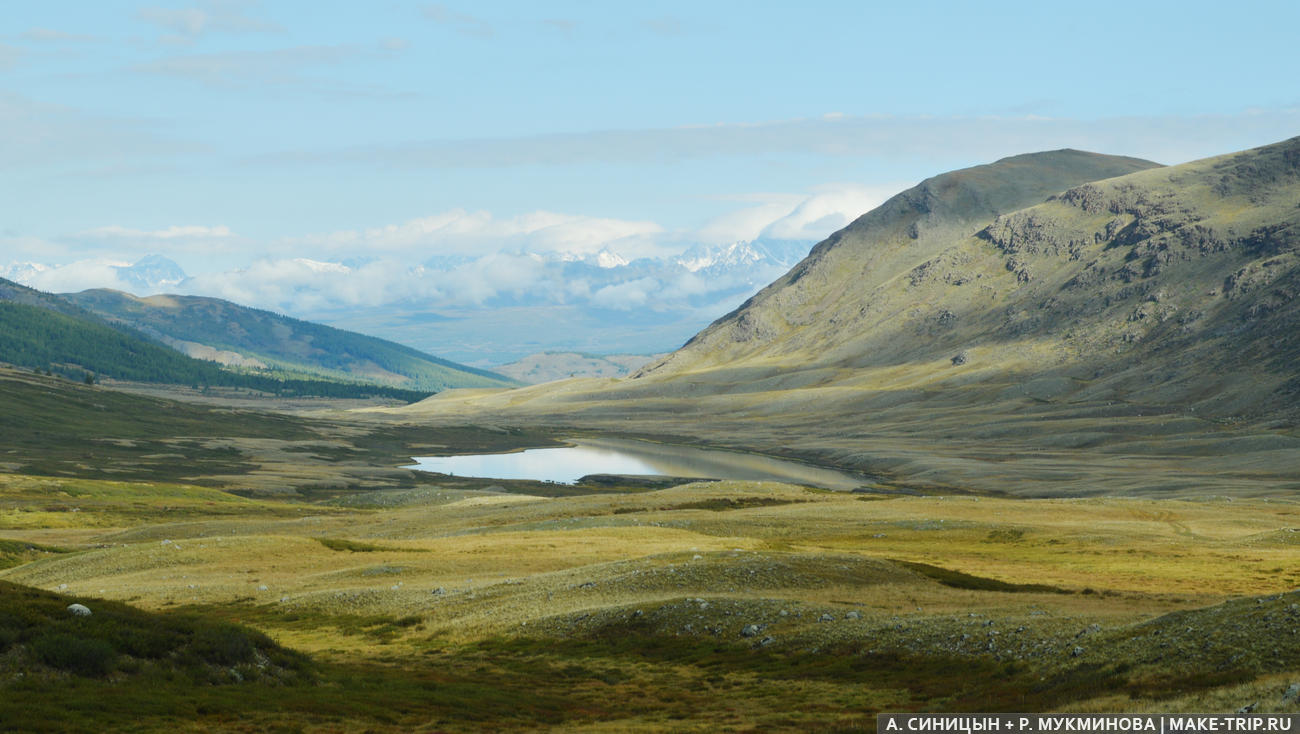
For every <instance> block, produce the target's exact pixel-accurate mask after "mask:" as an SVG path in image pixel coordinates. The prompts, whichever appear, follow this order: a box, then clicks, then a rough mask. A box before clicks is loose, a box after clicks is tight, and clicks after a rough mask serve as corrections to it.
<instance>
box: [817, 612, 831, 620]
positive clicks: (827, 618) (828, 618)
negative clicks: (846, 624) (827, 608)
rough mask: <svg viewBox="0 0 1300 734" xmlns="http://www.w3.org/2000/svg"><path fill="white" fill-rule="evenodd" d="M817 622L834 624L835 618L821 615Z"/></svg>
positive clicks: (828, 614) (827, 614)
mask: <svg viewBox="0 0 1300 734" xmlns="http://www.w3.org/2000/svg"><path fill="white" fill-rule="evenodd" d="M817 621H818V622H834V621H835V617H834V616H832V615H831V614H830V613H826V614H823V615H822V616H820V617H818V618H817Z"/></svg>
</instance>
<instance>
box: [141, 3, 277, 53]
mask: <svg viewBox="0 0 1300 734" xmlns="http://www.w3.org/2000/svg"><path fill="white" fill-rule="evenodd" d="M255 4H256V3H251V2H241V1H240V0H208V2H203V3H199V4H197V5H193V6H191V7H187V8H161V7H147V8H141V9H140V10H139V11H137V13H136V17H137V18H139V19H140V20H142V21H144V22H146V23H150V24H152V25H155V26H158V27H160V28H162V29H164V30H167V31H170V34H168V35H165V36H162V37H161V39H160V40H162V41H164V42H168V43H188V42H192V41H193V40H194V39H195V38H197V37H198V36H201V35H204V34H207V33H212V32H224V33H256V32H261V33H265V32H273V31H283V30H284V27H283V26H280V25H279V24H277V23H272V22H269V21H265V20H260V19H258V18H254V17H253V16H251V15H248V14H247V13H246V12H245V9H246V8H249V7H251V6H253V5H255Z"/></svg>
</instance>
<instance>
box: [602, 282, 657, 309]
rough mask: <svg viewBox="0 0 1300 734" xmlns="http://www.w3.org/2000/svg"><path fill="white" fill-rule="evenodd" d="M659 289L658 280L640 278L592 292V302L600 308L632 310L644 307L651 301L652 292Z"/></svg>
mask: <svg viewBox="0 0 1300 734" xmlns="http://www.w3.org/2000/svg"><path fill="white" fill-rule="evenodd" d="M658 290H659V281H658V280H655V279H654V278H638V279H636V280H629V281H627V282H624V283H615V284H613V285H607V286H605V287H604V288H601V289H600V290H598V291H596V292H595V293H593V294H592V296H591V304H592V305H593V306H597V307H599V308H609V309H614V310H618V311H630V310H632V309H634V308H642V307H644V306H645V305H646V304H647V303H648V302H649V301H650V296H651V294H652V293H655V292H657V291H658Z"/></svg>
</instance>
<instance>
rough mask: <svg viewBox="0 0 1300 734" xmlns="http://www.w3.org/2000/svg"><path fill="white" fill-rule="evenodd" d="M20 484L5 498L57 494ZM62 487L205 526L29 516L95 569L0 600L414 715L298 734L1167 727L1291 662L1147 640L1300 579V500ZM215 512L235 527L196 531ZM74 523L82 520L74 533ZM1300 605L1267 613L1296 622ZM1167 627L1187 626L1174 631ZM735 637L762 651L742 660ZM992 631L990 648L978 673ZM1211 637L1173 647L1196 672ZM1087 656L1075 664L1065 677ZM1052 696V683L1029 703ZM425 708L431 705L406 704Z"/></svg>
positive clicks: (251, 714)
mask: <svg viewBox="0 0 1300 734" xmlns="http://www.w3.org/2000/svg"><path fill="white" fill-rule="evenodd" d="M25 481H26V483H24V482H18V481H16V480H15V481H14V482H12V484H14V485H19V486H21V487H23V489H22V491H21V492H20V491H19V490H13V491H11V492H10V494H7V495H5V496H7V497H10V498H11V501H13V502H17V501H18V499H17V498H25V500H23V501H32V502H35V501H46V500H45V499H44V495H43V494H42V493H41V492H38V491H36V490H37V488H39V486H41V485H37V484H33V483H32V481H35V480H25ZM39 481H42V482H43V481H47V480H43V479H42V480H39ZM78 486H80V485H78ZM73 489H77V487H73ZM92 489H93V490H94V491H90V490H92ZM78 491H81V492H82V494H81V495H80V496H81V497H83V498H85V497H88V498H93V497H96V496H98V497H100V498H101V500H102V501H107V498H110V497H112V498H116V499H118V500H122V499H128V498H132V497H134V498H136V500H129V499H128V501H140V502H157V503H171V504H174V505H176V506H180V507H184V508H186V509H185V510H184V512H185V513H192V514H187V515H186V516H185V517H184V518H183V519H182V521H180V522H168V520H170V518H169V517H167V516H165V515H157V516H156V517H155V518H154V520H156V522H153V521H151V519H150V518H149V517H147V515H148V513H146V512H144V511H143V510H141V511H140V512H138V513H136V512H134V511H132V512H131V513H126V514H124V515H121V516H118V519H117V520H116V521H115V523H116V524H114V523H107V524H105V525H104V526H102V527H100V526H96V525H95V524H94V522H93V519H94V518H93V513H89V514H88V513H86V512H82V513H68V512H58V513H55V512H51V513H48V514H47V515H35V514H34V515H33V516H34V517H38V516H39V517H44V518H45V520H46V524H45V525H44V526H42V527H32V528H29V529H28V530H26V531H23V532H26V533H38V532H39V533H43V535H42V536H41V537H42V539H43V542H45V543H47V544H50V545H59V543H58V542H57V541H59V539H60V537H66V539H67V540H69V541H73V542H70V543H68V545H75V546H77V547H80V548H83V549H84V550H82V552H78V553H71V554H49V555H45V556H44V557H42V558H39V559H34V560H31V561H30V562H27V563H25V564H24V565H21V566H17V567H14V568H11V569H7V570H4V571H0V578H4V579H6V580H10V581H15V582H18V583H23V584H28V585H32V586H36V587H40V588H44V589H50V590H59V591H61V592H62V593H67V594H76V595H83V596H90V597H102V598H107V599H114V600H122V601H129V602H130V603H132V604H133V605H136V606H138V607H142V608H145V609H149V610H159V611H165V612H168V613H173V612H175V611H177V610H182V611H187V612H196V613H200V614H202V615H205V616H212V617H214V618H217V619H221V620H225V621H229V622H240V623H245V624H249V625H252V626H253V627H256V628H258V629H260V630H262V631H265V632H267V633H268V634H270V635H271V636H272V637H273V638H274V639H275V640H276V641H277V642H279V643H281V644H285V645H288V646H290V647H293V648H295V649H299V650H302V651H304V652H307V653H309V654H310V655H312V656H313V657H314V658H315V659H316V660H317V661H318V662H319V663H321V664H323V665H328V666H339V667H338V668H337V669H338V670H344V669H352V670H353V671H354V672H353V673H351V674H349V675H356V676H359V678H358V680H360V679H364V680H365V681H368V682H366V683H364V684H359V685H360V688H359V689H358V690H371V691H373V690H375V687H376V686H378V685H379V681H387V683H385V684H384V685H386V686H388V687H389V689H390V690H395V691H402V692H403V694H402V695H406V696H413V697H414V698H413V699H412V700H410V701H407V702H405V703H403V702H401V701H400V697H395V696H391V695H389V696H384V695H379V694H376V696H377V698H376V700H381V701H384V702H386V704H385V705H389V706H392V707H394V708H393V710H391V711H387V712H383V711H378V710H374V709H364V708H362V707H359V704H358V703H357V702H356V701H355V700H354V699H348V701H346V702H338V703H337V706H336V707H335V708H332V709H327V711H329V712H330V713H328V714H325V713H319V712H318V713H317V714H314V715H308V714H307V713H305V712H306V711H307V710H308V709H309V708H310V706H308V705H307V701H308V700H309V699H310V697H311V696H312V695H317V696H325V697H326V698H328V697H329V696H330V695H332V694H330V693H329V691H328V690H326V691H320V692H316V693H314V694H313V693H311V692H303V691H301V690H297V691H295V692H292V693H287V694H286V695H287V696H288V698H289V699H291V700H292V701H295V702H296V703H294V704H293V706H291V707H290V709H286V710H293V711H296V712H298V713H297V714H295V716H297V717H303V718H301V721H303V722H309V723H308V724H304V725H305V726H307V728H309V729H310V728H312V727H321V728H324V729H330V728H331V727H333V729H331V730H337V731H353V730H355V731H363V730H367V729H373V730H380V731H383V730H392V731H401V730H408V729H411V728H415V729H418V728H420V727H425V728H428V729H433V730H472V729H475V728H481V727H484V726H488V727H490V728H498V729H521V730H537V729H548V728H549V729H553V730H556V731H584V730H586V731H628V730H631V731H635V730H643V731H715V730H727V729H735V730H745V729H761V730H773V731H800V730H807V729H817V728H823V729H834V728H836V727H839V728H844V729H850V728H852V727H869V726H870V713H871V712H873V711H875V710H882V709H883V710H908V709H917V708H932V709H938V710H958V709H961V710H972V709H976V708H981V703H986V704H987V705H988V706H990V707H994V708H1004V709H1005V708H1012V709H1014V708H1022V707H1023V708H1040V709H1041V708H1061V707H1067V706H1074V707H1079V708H1092V709H1103V710H1105V709H1122V708H1124V706H1121V705H1120V704H1119V703H1117V699H1115V698H1114V696H1116V695H1119V696H1122V697H1124V700H1128V701H1132V702H1133V706H1137V707H1139V708H1142V709H1155V708H1161V707H1168V706H1170V705H1172V704H1167V703H1162V702H1163V701H1166V700H1168V697H1169V695H1170V691H1171V690H1172V691H1174V692H1175V693H1176V695H1177V696H1182V698H1179V699H1177V700H1180V701H1183V703H1184V704H1185V705H1186V706H1192V705H1193V702H1202V701H1220V700H1223V701H1227V700H1228V699H1229V698H1230V694H1229V693H1223V694H1218V693H1216V691H1220V690H1222V691H1229V692H1230V691H1237V690H1241V691H1248V690H1254V689H1251V688H1250V686H1251V685H1256V683H1253V682H1252V681H1256V678H1259V676H1264V677H1263V678H1259V681H1262V682H1258V683H1257V685H1258V686H1264V685H1266V684H1267V685H1272V684H1271V683H1267V681H1269V680H1273V679H1272V678H1268V677H1267V676H1277V675H1280V674H1282V673H1284V672H1285V670H1286V668H1285V667H1283V668H1282V669H1279V668H1277V667H1276V664H1275V663H1274V662H1273V661H1271V660H1270V659H1269V658H1268V654H1267V650H1263V651H1262V652H1259V653H1258V654H1259V655H1262V656H1263V657H1260V658H1258V659H1256V658H1251V661H1249V662H1248V663H1241V664H1232V665H1229V666H1228V667H1227V668H1224V669H1223V670H1218V668H1217V667H1216V666H1220V665H1222V661H1221V660H1220V659H1219V658H1217V657H1210V658H1206V659H1204V660H1202V659H1200V658H1197V657H1196V656H1195V655H1192V654H1191V653H1189V660H1191V661H1192V662H1191V663H1189V666H1190V667H1186V668H1183V667H1175V668H1170V669H1167V670H1166V669H1165V668H1162V667H1160V665H1159V664H1157V663H1152V662H1149V661H1147V662H1143V661H1144V660H1146V658H1144V657H1143V655H1144V654H1145V653H1142V652H1141V651H1143V650H1146V649H1147V648H1146V647H1144V645H1145V643H1144V642H1142V640H1144V639H1146V638H1145V637H1144V635H1146V634H1148V633H1147V632H1145V631H1144V630H1146V629H1148V627H1147V626H1144V625H1156V626H1158V627H1160V628H1161V629H1162V630H1167V632H1168V634H1171V635H1174V634H1182V630H1183V628H1184V627H1187V629H1188V630H1191V629H1192V628H1193V627H1196V628H1197V629H1198V630H1203V631H1204V633H1205V634H1207V635H1219V634H1222V633H1220V632H1219V631H1218V630H1219V626H1221V625H1224V624H1227V623H1226V622H1225V621H1224V620H1225V619H1227V620H1233V619H1237V618H1238V617H1237V616H1233V614H1235V613H1233V614H1228V616H1226V617H1224V616H1219V617H1216V616H1213V615H1211V616H1209V617H1207V616H1205V614H1203V613H1202V612H1200V611H1195V610H1199V609H1202V608H1210V609H1211V610H1213V609H1219V607H1214V606H1212V605H1216V604H1219V603H1221V602H1223V601H1224V600H1226V599H1228V598H1230V597H1234V596H1241V595H1246V596H1252V595H1277V594H1280V593H1282V592H1287V591H1289V590H1291V589H1294V588H1296V587H1297V586H1298V585H1300V582H1298V580H1297V578H1296V571H1295V569H1297V568H1300V543H1297V542H1296V540H1300V538H1298V537H1297V536H1300V533H1298V532H1292V528H1296V527H1300V507H1298V506H1297V505H1296V504H1294V503H1286V502H1277V501H1264V500H1238V501H1234V502H1228V501H1222V500H1216V501H1204V502H1185V501H1153V500H1142V499H1124V500H1120V499H1083V500H1018V499H999V498H989V497H980V498H974V497H946V498H939V497H881V496H876V495H854V494H848V493H836V492H826V491H816V490H810V489H807V488H804V487H797V486H791V485H783V484H773V483H754V482H713V483H693V484H687V485H681V486H677V487H672V488H669V489H664V490H657V491H651V492H637V493H629V494H604V495H598V496H585V497H562V498H549V499H539V498H536V497H518V496H510V495H499V494H498V495H484V494H481V493H480V494H475V493H459V494H458V493H457V491H455V490H447V491H446V492H440V493H432V494H430V495H428V496H427V500H428V502H427V503H422V502H418V501H412V502H410V503H407V504H402V505H399V506H395V507H392V508H388V509H364V510H354V509H347V508H346V507H332V508H322V507H319V506H318V507H309V506H305V505H290V504H286V503H278V502H272V501H268V500H262V499H244V498H237V497H232V498H230V499H229V500H228V501H226V502H224V503H217V502H216V501H217V498H216V497H214V496H212V495H210V494H208V493H209V492H213V490H206V489H203V488H186V487H175V488H172V489H170V490H160V489H158V488H155V487H145V486H139V487H135V488H132V487H131V486H130V485H122V484H118V483H111V482H104V483H100V482H92V483H90V484H89V485H87V488H82V489H80V490H78ZM152 493H157V494H152ZM218 494H220V493H218ZM69 495H71V493H69ZM149 498H152V499H149ZM185 502H189V503H191V504H184V503H185ZM207 502H214V503H216V504H214V505H212V506H214V507H218V508H228V510H223V511H228V512H230V513H234V514H225V515H218V516H216V517H205V516H204V513H205V512H206V509H205V508H207V507H209V505H206V504H205V503H207ZM241 513H242V514H241ZM83 516H84V518H85V519H86V520H87V521H88V523H89V527H87V526H82V527H75V526H74V524H73V523H69V522H68V518H70V517H71V518H74V519H77V518H82V517H83ZM15 532H17V531H15ZM922 564H923V565H922ZM1047 587H1055V588H1047ZM1288 601H1289V599H1282V600H1281V601H1271V602H1268V603H1267V604H1265V606H1263V607H1259V609H1261V610H1266V613H1267V614H1272V615H1278V614H1281V615H1283V616H1284V615H1286V614H1289V613H1290V612H1287V611H1286V609H1287V607H1286V603H1287V602H1288ZM1279 605H1280V606H1279ZM1275 608H1276V609H1280V610H1281V611H1280V612H1278V611H1273V610H1274V609H1275ZM1225 609H1226V607H1225ZM1254 609H1256V607H1254V606H1250V607H1249V610H1254ZM637 612H640V614H637ZM850 612H852V613H853V614H856V615H857V616H856V617H853V616H851V615H850ZM1171 612H1178V613H1187V614H1194V615H1201V616H1198V617H1196V618H1195V619H1198V620H1202V621H1198V622H1192V621H1189V622H1182V621H1178V619H1175V618H1169V619H1170V621H1160V620H1161V619H1164V618H1162V617H1161V615H1166V614H1169V613H1171ZM1261 613H1265V612H1261ZM823 614H829V615H831V616H832V617H833V618H834V621H833V622H827V623H822V622H819V621H818V620H819V619H820V618H821V615H823ZM972 614H974V615H978V616H974V617H973V616H971V615H972ZM1225 614H1227V613H1225ZM1190 619H1191V618H1189V620H1190ZM1242 619H1245V618H1244V617H1242ZM1152 620H1156V621H1152ZM988 623H992V625H993V626H991V627H990V626H986V625H988ZM1248 623H1249V620H1247V621H1245V622H1243V624H1248ZM747 624H756V625H761V627H762V630H761V632H760V633H759V634H756V635H754V636H752V637H746V636H744V635H742V634H741V632H742V628H743V627H744V626H745V625H747ZM1094 624H1096V625H1098V627H1097V628H1096V629H1097V630H1098V631H1097V632H1091V631H1089V630H1091V629H1093V628H1092V627H1091V626H1090V625H1094ZM1243 629H1249V627H1248V626H1247V627H1243ZM991 630H992V631H997V632H1000V633H1001V637H998V638H988V639H996V640H997V641H998V643H999V645H1000V646H1001V647H999V648H998V650H999V651H1001V650H1005V652H1004V653H1000V652H985V651H984V648H983V647H982V645H983V644H984V641H985V639H986V635H988V634H989V631H991ZM1015 630H1023V631H1021V632H1015ZM1197 634H1200V632H1198V633H1197ZM1080 635H1082V637H1080V638H1079V640H1080V641H1076V636H1080ZM963 636H964V637H967V638H971V640H966V639H964V637H963ZM767 637H771V638H772V641H771V642H770V643H764V644H762V645H760V644H759V642H760V641H761V640H764V639H765V638H767ZM1257 637H1258V638H1259V639H1260V640H1263V641H1266V642H1268V641H1269V637H1268V633H1267V632H1266V631H1265V632H1261V633H1260V634H1259V635H1257ZM1168 639H1174V638H1172V637H1171V638H1168ZM1199 639H1200V638H1197V639H1196V640H1191V641H1186V640H1184V641H1182V642H1179V643H1177V644H1179V645H1184V646H1188V649H1189V650H1192V649H1193V648H1195V650H1200V649H1201V646H1200V643H1199V641H1198V640H1199ZM976 643H979V644H978V645H976ZM1261 644H1263V643H1261ZM1269 644H1273V643H1272V642H1269ZM1288 644H1289V643H1288ZM1074 645H1079V646H1081V647H1085V648H1086V649H1087V652H1086V653H1085V654H1084V656H1083V657H1081V658H1079V659H1077V660H1076V659H1075V658H1073V657H1071V656H1070V654H1069V650H1070V648H1071V647H1072V646H1074ZM1036 646H1039V647H1036ZM1042 646H1047V647H1046V648H1042ZM1040 649H1050V650H1051V652H1043V653H1040V652H1038V651H1039V650H1040ZM1206 649H1209V648H1208V647H1207V648H1206ZM1288 649H1289V648H1288ZM999 654H1001V655H1002V657H999ZM1198 654H1199V653H1198ZM1207 654H1208V653H1207ZM1214 654H1215V655H1217V654H1218V653H1217V652H1215V653H1214ZM1090 656H1093V657H1090ZM1022 657H1023V659H1021V658H1022ZM1112 658H1113V659H1112ZM1283 665H1285V664H1284V663H1283ZM349 666H353V667H352V668H349ZM356 666H360V667H356ZM1291 669H1292V670H1295V666H1292V668H1291ZM329 670H335V668H329ZM1216 670H1218V672H1215V671H1216ZM323 675H326V676H327V677H328V676H329V675H334V674H333V673H326V674H323ZM340 675H342V674H340ZM1042 676H1047V677H1048V678H1049V679H1051V680H1054V681H1057V682H1056V683H1054V684H1053V685H1052V686H1051V687H1049V688H1047V689H1041V687H1037V684H1036V683H1034V681H1037V680H1039V678H1040V677H1042ZM451 681H458V683H457V684H456V685H457V686H459V687H451ZM430 686H432V688H429V687H430ZM489 689H492V690H506V691H514V692H515V693H516V696H515V700H516V705H514V706H513V707H509V708H504V709H502V712H503V713H501V715H500V716H499V717H498V718H496V719H492V718H488V719H483V720H476V719H475V718H474V717H473V715H472V713H471V710H472V708H473V707H472V706H471V705H470V703H472V702H473V701H475V700H478V701H481V702H486V701H488V700H489V699H490V697H486V694H485V693H484V692H483V691H486V690H489ZM525 689H526V690H525ZM429 690H441V691H442V692H443V694H440V695H442V697H440V698H436V700H435V699H433V698H427V697H426V698H423V699H422V698H421V695H423V694H420V693H419V691H426V693H427V691H429ZM214 695H215V694H214ZM223 695H224V694H223ZM259 695H260V694H259ZM1216 695H1218V696H1220V698H1214V696H1216ZM1206 697H1209V698H1206ZM209 698H211V697H209ZM218 698H219V697H218ZM255 698H256V697H255ZM740 701H744V702H745V703H744V704H743V705H740V704H739V703H738V702H740ZM988 702H991V703H988ZM1244 703H1249V701H1246V702H1244ZM207 705H210V706H211V707H212V708H211V709H210V710H211V711H219V712H221V715H222V716H225V717H229V721H232V722H233V721H240V722H244V723H243V724H242V725H244V726H254V725H253V724H250V723H248V722H257V724H256V726H262V727H265V726H272V725H280V724H284V723H286V721H289V720H290V719H287V718H286V717H285V716H283V715H277V714H274V713H272V712H270V711H269V710H268V709H266V708H259V706H261V704H258V705H256V706H252V707H250V708H249V709H248V710H247V711H245V712H243V713H236V712H234V709H233V707H232V704H231V702H229V701H227V702H226V703H219V702H217V701H216V700H215V699H213V700H211V701H209V704H207ZM1237 705H1242V704H1241V703H1238V704H1237ZM196 716H197V718H196V721H205V720H206V721H209V723H211V721H212V719H205V718H204V716H203V715H196ZM158 721H161V719H159V720H158ZM485 722H488V723H485ZM159 728H164V727H162V726H160V727H159ZM181 728H183V727H181ZM200 728H201V727H200Z"/></svg>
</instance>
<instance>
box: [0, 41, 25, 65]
mask: <svg viewBox="0 0 1300 734" xmlns="http://www.w3.org/2000/svg"><path fill="white" fill-rule="evenodd" d="M22 54H23V52H22V50H21V49H18V48H14V47H13V46H6V45H5V44H3V43H0V71H3V70H5V69H9V68H11V67H13V66H15V65H17V63H18V59H19V58H20V57H21V56H22Z"/></svg>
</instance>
